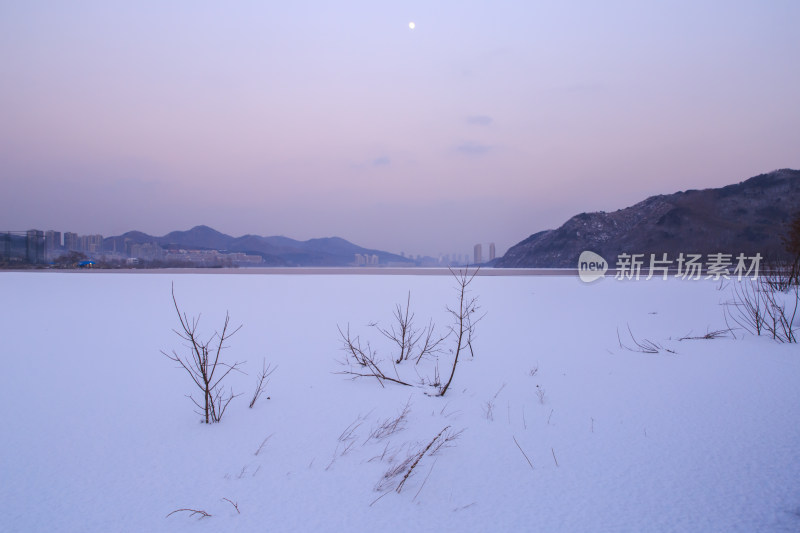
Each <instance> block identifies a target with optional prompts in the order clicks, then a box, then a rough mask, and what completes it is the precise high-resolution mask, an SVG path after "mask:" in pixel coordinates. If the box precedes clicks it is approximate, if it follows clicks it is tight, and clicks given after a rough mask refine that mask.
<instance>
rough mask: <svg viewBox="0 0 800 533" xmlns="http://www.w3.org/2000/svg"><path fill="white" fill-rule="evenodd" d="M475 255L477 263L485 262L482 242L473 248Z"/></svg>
mask: <svg viewBox="0 0 800 533" xmlns="http://www.w3.org/2000/svg"><path fill="white" fill-rule="evenodd" d="M473 252H474V254H473V257H474V259H475V264H476V265H480V264H481V263H483V246H481V245H480V244H476V245H475V248H474V249H473Z"/></svg>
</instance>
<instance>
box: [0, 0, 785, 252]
mask: <svg viewBox="0 0 800 533" xmlns="http://www.w3.org/2000/svg"><path fill="white" fill-rule="evenodd" d="M798 20H800V3H798V2H792V1H772V2H767V3H762V4H757V3H749V4H743V5H733V4H730V3H727V2H722V1H706V2H671V3H669V5H651V4H650V3H636V2H606V3H602V4H598V3H593V2H585V1H581V2H572V3H558V4H556V5H552V4H544V3H534V2H514V1H509V2H503V3H491V4H490V3H485V2H478V1H476V0H466V1H460V2H453V1H443V2H435V3H434V2H417V1H408V2H383V3H378V4H376V3H374V2H366V1H364V2H360V1H359V2H344V3H336V4H333V3H330V4H329V3H323V2H312V1H310V2H292V3H289V4H286V5H274V4H273V3H269V4H267V3H256V2H241V3H227V4H220V3H213V2H188V1H179V2H170V3H168V4H162V3H157V2H149V1H145V2H139V3H124V2H115V1H108V2H101V1H76V2H70V3H62V2H53V1H41V2H24V3H22V2H20V3H6V4H4V5H2V6H0V57H2V61H0V186H1V187H0V199H2V200H3V206H2V209H0V229H9V230H24V229H29V228H38V229H56V230H59V231H74V232H77V233H102V234H104V235H118V234H122V233H124V232H126V231H130V230H139V231H143V232H146V233H150V234H152V235H164V234H166V233H168V232H170V231H173V230H186V229H189V228H191V227H193V226H196V225H201V224H202V225H207V226H210V227H212V228H214V229H216V230H218V231H221V232H223V233H227V234H229V235H232V236H240V235H244V234H258V235H264V236H270V235H285V236H287V237H291V238H293V239H298V240H306V239H310V238H315V237H328V236H338V237H342V238H344V239H347V240H349V241H351V242H353V243H355V244H358V245H360V246H364V247H366V248H375V249H381V250H386V251H390V252H395V253H399V252H401V251H403V252H405V253H406V254H414V255H416V254H427V255H433V256H435V255H437V254H439V253H467V252H469V251H470V250H471V248H472V245H473V244H475V243H479V242H480V243H483V244H484V247H485V246H486V244H488V243H489V242H495V243H496V244H497V252H498V254H502V253H503V252H504V251H505V250H506V249H507V248H508V247H509V246H511V245H513V244H515V243H517V242H519V241H520V240H522V239H524V238H525V237H527V236H528V235H530V234H531V233H534V232H537V231H540V230H544V229H549V228H554V227H557V226H559V225H561V224H562V223H563V222H564V221H565V220H566V219H567V218H569V217H570V216H572V215H574V214H577V213H579V212H584V211H597V210H606V211H611V210H615V209H618V208H623V207H626V206H628V205H631V204H633V203H635V202H637V201H639V200H642V199H644V198H645V197H647V196H651V195H654V194H662V193H664V194H667V193H672V192H675V191H678V190H685V189H700V188H708V187H720V186H724V185H727V184H730V183H735V182H738V181H741V180H744V179H746V178H748V177H751V176H754V175H757V174H761V173H764V172H769V171H771V170H774V169H777V168H800V151H798V149H797V148H798V146H800V106H798V105H797V94H800V68H798V65H799V64H800V63H799V62H798V50H800V35H798V33H797V31H796V28H795V26H796V22H797V21H798ZM412 21H413V22H414V23H415V28H414V29H413V30H412V29H410V28H409V22H412ZM484 253H485V252H484Z"/></svg>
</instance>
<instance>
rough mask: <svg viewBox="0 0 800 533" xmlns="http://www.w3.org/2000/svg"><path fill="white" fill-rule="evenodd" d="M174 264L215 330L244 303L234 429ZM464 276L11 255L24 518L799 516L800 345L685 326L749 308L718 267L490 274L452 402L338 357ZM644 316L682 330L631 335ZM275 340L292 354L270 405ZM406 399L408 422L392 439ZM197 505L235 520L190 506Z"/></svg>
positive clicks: (6, 388) (468, 520) (478, 285)
mask: <svg viewBox="0 0 800 533" xmlns="http://www.w3.org/2000/svg"><path fill="white" fill-rule="evenodd" d="M173 281H174V283H175V292H176V295H177V298H178V302H179V303H180V305H181V307H182V309H183V310H184V311H185V312H186V313H187V314H188V315H189V316H193V315H197V314H202V318H201V322H200V328H199V329H200V330H201V331H203V332H206V333H207V334H211V333H213V331H214V329H215V328H219V327H220V326H221V324H222V320H223V318H224V315H225V311H226V310H228V311H229V312H230V315H231V319H232V324H234V325H236V324H243V326H244V327H243V328H242V330H241V331H240V332H239V333H237V334H236V335H235V336H234V337H233V338H232V339H231V341H230V343H229V346H230V348H229V349H228V350H227V351H226V352H224V357H225V358H226V360H228V361H235V360H238V361H247V364H246V365H245V366H244V369H245V371H247V372H248V374H249V375H232V376H231V379H230V383H231V385H232V386H233V388H234V391H235V392H237V393H239V392H241V393H243V396H241V397H239V398H236V399H235V400H234V401H233V402H232V403H231V405H230V407H229V408H228V411H227V412H226V414H225V416H224V418H223V419H222V422H221V423H220V424H212V425H205V424H201V423H200V422H199V419H200V417H199V416H198V415H196V414H195V413H194V412H193V406H192V405H191V403H190V401H189V400H188V399H187V398H186V397H185V395H186V394H189V393H192V392H194V390H193V387H194V385H193V384H192V383H191V382H190V381H189V378H188V376H187V375H186V374H185V373H184V371H182V370H180V369H177V368H175V364H174V363H172V362H170V361H169V360H168V359H167V358H166V357H164V356H163V355H162V354H161V353H160V350H166V351H169V350H172V349H175V350H181V349H183V348H182V345H181V342H180V339H178V337H177V336H176V335H175V334H174V333H173V332H172V331H171V329H172V328H175V327H178V322H177V318H176V316H175V314H174V309H173V308H172V301H171V296H170V284H171V283H172V282H173ZM453 287H454V280H453V279H452V278H450V277H447V276H356V275H343V276H331V275H327V276H326V275H319V276H313V275H312V276H292V275H264V276H242V275H235V274H234V275H207V274H176V275H169V274H99V273H92V274H68V273H63V274H62V273H3V274H0V294H1V295H2V301H3V305H2V306H1V307H2V309H0V328H2V329H1V330H0V333H1V334H2V348H0V349H1V350H2V352H0V353H2V386H0V405H2V406H3V420H2V433H1V434H0V480H1V482H0V530H2V531H6V532H11V531H14V532H16V531H20V532H31V531H84V532H87V531H98V532H100V531H102V532H107V531H131V532H140V531H171V532H172V531H346V530H347V531H368V530H386V531H592V532H598V531H636V532H642V531H704V532H707V531H726V532H727V531H746V532H754V531H797V530H798V529H800V481H798V480H800V460H798V459H800V452H799V451H798V450H800V424H798V421H799V420H800V386H798V383H800V350H798V349H797V346H796V345H785V344H784V345H782V344H778V343H775V342H773V341H771V340H769V339H768V338H764V337H755V336H751V335H746V336H744V338H742V335H741V332H739V334H738V335H739V338H738V339H736V340H735V339H733V338H721V339H714V340H684V341H679V340H677V339H678V338H680V337H683V336H685V335H686V334H688V333H690V332H692V333H693V334H694V335H702V334H704V333H705V332H706V331H707V330H717V329H723V328H725V327H726V326H725V322H724V318H723V310H722V307H721V305H720V304H721V302H724V301H725V300H727V299H729V294H728V292H726V291H725V290H719V289H718V287H719V283H713V282H701V281H680V280H678V281H666V282H665V281H661V280H658V281H655V280H652V281H647V282H645V281H628V282H621V281H616V280H613V279H606V280H602V281H600V282H597V283H595V284H591V285H585V284H582V283H581V282H580V281H578V280H577V279H576V278H560V277H513V276H511V277H478V278H476V279H475V281H474V283H473V285H472V286H471V288H472V289H473V295H475V296H478V298H479V302H478V303H479V304H480V305H481V306H482V310H483V311H485V312H486V313H487V314H486V317H485V318H484V320H483V321H482V322H480V323H479V324H478V326H477V339H476V340H475V358H474V359H472V358H470V357H466V358H464V359H463V361H462V362H461V363H460V364H459V366H458V368H457V370H456V374H455V378H454V381H453V385H452V387H451V389H450V391H448V393H447V395H446V396H445V397H443V398H437V397H431V396H427V395H426V394H425V389H422V388H409V387H402V386H397V385H391V384H387V386H386V388H381V387H380V385H379V384H378V383H377V382H376V381H375V380H374V379H358V380H356V381H352V380H351V379H349V378H347V377H346V376H343V375H340V374H337V373H336V372H338V371H340V370H341V369H342V367H341V365H340V364H339V363H337V361H338V360H341V359H342V358H343V355H344V353H343V352H342V351H341V349H340V347H341V346H340V345H341V343H340V339H339V336H338V332H337V329H336V328H337V324H338V325H341V326H343V327H344V326H346V325H347V324H348V323H349V324H350V327H351V328H352V331H353V332H354V333H356V334H359V335H361V336H362V339H367V338H369V339H370V340H371V341H372V343H373V345H374V346H375V347H376V348H378V350H379V353H386V352H387V350H388V345H387V344H385V342H383V341H382V340H381V338H380V337H379V335H378V334H377V331H376V330H375V328H370V327H368V325H367V324H368V323H370V322H373V321H378V322H379V323H380V324H381V325H384V326H388V325H390V322H391V316H392V311H393V310H394V306H395V305H396V304H398V303H401V304H405V301H406V298H407V295H408V291H411V304H412V309H413V311H414V312H415V313H416V316H417V321H418V323H419V325H423V323H424V322H427V319H428V318H433V319H434V321H435V322H436V323H437V325H439V327H444V326H445V325H446V323H447V321H448V317H447V314H446V312H445V310H444V306H445V305H446V304H450V305H453V304H455V303H456V302H455V300H454V298H455V295H456V293H455V291H454V289H453ZM628 326H630V331H631V332H633V334H634V335H635V337H636V339H638V340H640V341H641V340H643V339H646V340H649V341H651V342H653V343H655V344H658V345H660V346H662V347H663V348H664V350H662V351H661V352H660V353H657V354H649V353H639V352H636V351H631V350H626V349H624V348H621V347H620V341H619V339H618V333H617V332H618V331H619V334H620V338H621V339H622V342H623V344H625V345H629V346H633V343H632V341H631V339H630V335H629V333H628ZM667 349H668V350H672V351H674V352H675V353H670V352H669V351H667ZM263 358H266V359H267V361H268V362H270V363H272V364H273V365H277V367H278V369H277V371H276V372H275V373H274V374H273V375H272V376H271V381H270V382H269V385H268V386H267V390H266V395H267V396H269V399H266V397H264V398H262V399H261V400H260V401H259V402H258V403H257V404H256V405H255V407H254V408H253V409H248V407H247V405H248V402H249V400H250V395H252V389H253V386H254V383H255V380H256V374H257V373H258V371H259V370H260V369H261V364H262V359H263ZM441 358H442V373H444V371H443V370H444V369H445V368H447V361H449V356H448V354H443V355H442V356H441ZM404 364H406V363H404ZM407 403H408V405H409V410H408V413H407V416H406V417H405V419H404V420H402V421H401V422H400V423H399V424H398V427H397V428H396V431H394V432H391V431H390V432H389V433H390V434H388V435H382V436H381V435H374V436H373V437H372V438H370V434H371V433H373V431H374V430H376V429H377V428H379V426H380V425H381V424H382V423H383V422H384V421H386V420H387V419H392V418H393V417H396V416H397V415H399V414H401V413H402V411H403V408H404V406H405V405H406V404H407ZM448 426H449V427H450V428H451V431H452V432H458V431H462V430H463V432H462V433H461V434H460V436H459V438H458V439H456V440H454V441H451V442H449V443H448V444H450V445H451V446H450V447H444V448H441V449H440V450H439V451H438V452H437V453H436V454H434V455H430V454H425V455H423V456H422V459H421V460H420V461H419V462H418V464H417V465H416V467H415V468H414V470H413V471H412V474H411V475H410V476H409V478H408V480H407V481H406V482H405V484H404V486H403V488H402V490H401V491H400V492H399V493H398V492H396V491H394V490H392V489H394V488H395V487H396V486H397V484H398V483H399V482H400V481H401V477H396V478H393V479H385V478H384V475H385V474H386V472H387V471H389V470H391V469H392V468H394V467H397V466H398V465H399V464H401V463H402V461H403V460H405V459H407V458H408V457H413V456H414V453H415V452H417V451H419V450H422V449H423V448H424V447H425V446H427V444H428V443H429V442H431V440H432V439H434V437H436V436H437V434H438V433H439V432H440V431H441V430H442V429H443V428H445V427H448ZM256 452H258V453H256ZM526 456H527V457H526ZM529 461H530V463H529ZM401 476H402V473H401ZM387 489H388V490H387ZM381 496H382V497H381ZM225 499H227V500H225ZM376 500H377V501H376ZM234 504H236V505H237V506H238V511H237V509H236V508H235V506H234ZM181 508H191V509H196V510H203V511H205V512H207V513H208V514H210V515H211V516H210V517H207V518H199V517H198V516H197V515H194V516H191V515H190V513H189V512H187V511H184V512H178V513H174V514H172V515H170V516H169V517H167V515H168V514H169V513H171V512H172V511H175V510H177V509H181Z"/></svg>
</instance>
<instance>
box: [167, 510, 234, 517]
mask: <svg viewBox="0 0 800 533" xmlns="http://www.w3.org/2000/svg"><path fill="white" fill-rule="evenodd" d="M237 510H238V509H237ZM182 511H185V512H187V513H191V514H190V515H189V516H190V517H192V516H194V515H196V514H199V515H200V518H201V519H202V518H209V517H210V516H211V515H210V514H208V513H207V512H205V511H203V510H200V509H175V510H174V511H172V512H171V513H169V514H168V515H167V516H165V517H164V518H169V517H170V516H172V515H174V514H175V513H180V512H182Z"/></svg>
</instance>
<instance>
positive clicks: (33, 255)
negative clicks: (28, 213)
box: [25, 229, 44, 264]
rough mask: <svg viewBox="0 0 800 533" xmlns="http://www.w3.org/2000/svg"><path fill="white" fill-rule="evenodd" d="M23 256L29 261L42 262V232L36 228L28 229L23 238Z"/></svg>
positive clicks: (33, 262)
mask: <svg viewBox="0 0 800 533" xmlns="http://www.w3.org/2000/svg"><path fill="white" fill-rule="evenodd" d="M25 256H26V259H27V260H28V262H29V263H32V264H38V263H43V262H44V232H43V231H42V230H38V229H29V230H28V231H27V233H26V239H25Z"/></svg>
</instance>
